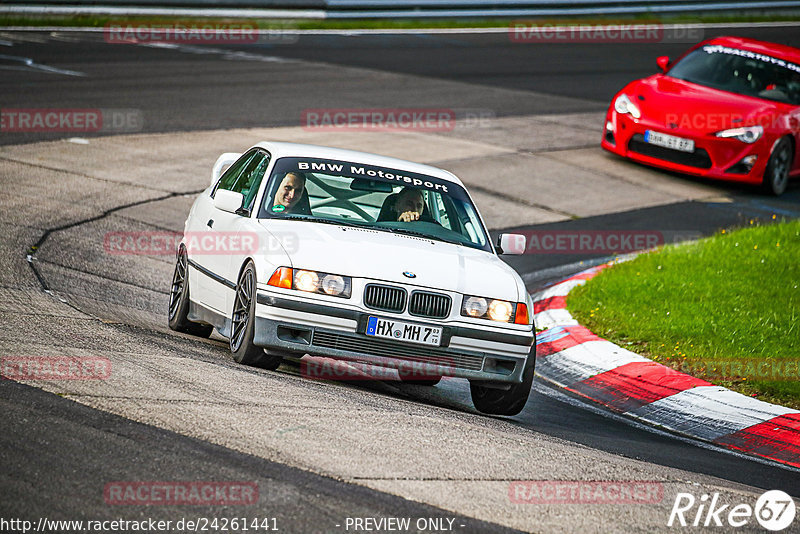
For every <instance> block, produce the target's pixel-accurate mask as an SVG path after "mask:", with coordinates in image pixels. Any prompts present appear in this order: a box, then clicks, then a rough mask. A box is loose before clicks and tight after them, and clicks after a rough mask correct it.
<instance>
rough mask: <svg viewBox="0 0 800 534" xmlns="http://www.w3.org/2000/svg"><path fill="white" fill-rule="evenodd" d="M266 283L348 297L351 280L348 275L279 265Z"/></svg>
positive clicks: (308, 291) (351, 284)
mask: <svg viewBox="0 0 800 534" xmlns="http://www.w3.org/2000/svg"><path fill="white" fill-rule="evenodd" d="M267 285H270V286H274V287H283V288H285V289H296V290H297V291H305V292H307V293H321V294H323V295H330V296H332V297H342V298H345V299H349V298H350V294H351V290H352V287H353V282H352V279H351V278H350V277H349V276H341V275H338V274H331V273H321V272H318V271H309V270H306V269H291V268H290V267H279V268H277V269H275V272H274V273H272V276H271V277H270V278H269V282H267Z"/></svg>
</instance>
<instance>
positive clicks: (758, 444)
mask: <svg viewBox="0 0 800 534" xmlns="http://www.w3.org/2000/svg"><path fill="white" fill-rule="evenodd" d="M799 433H800V413H790V414H786V415H781V416H778V417H775V418H774V419H770V420H769V421H764V422H763V423H761V424H758V425H755V426H751V427H750V428H746V429H744V430H740V431H739V432H734V433H733V434H728V435H727V436H723V437H721V438H718V439H716V440H714V442H715V443H717V444H718V445H723V446H725V447H730V448H732V449H737V450H740V451H743V452H748V453H750V454H757V455H759V456H768V457H771V458H773V459H775V460H777V461H779V462H783V463H785V464H788V465H792V466H794V467H800V443H798V440H797V434H799Z"/></svg>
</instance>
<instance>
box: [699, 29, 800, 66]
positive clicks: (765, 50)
mask: <svg viewBox="0 0 800 534" xmlns="http://www.w3.org/2000/svg"><path fill="white" fill-rule="evenodd" d="M703 44H715V45H716V44H718V45H723V46H730V47H732V48H740V49H742V50H749V51H750V52H757V53H759V54H764V55H766V56H773V57H777V58H780V59H783V60H786V61H790V62H792V63H796V64H800V49H799V48H794V47H792V46H787V45H782V44H777V43H768V42H766V41H758V40H756V39H748V38H747V37H730V36H724V37H715V38H714V39H709V40H708V41H706V42H705V43H703Z"/></svg>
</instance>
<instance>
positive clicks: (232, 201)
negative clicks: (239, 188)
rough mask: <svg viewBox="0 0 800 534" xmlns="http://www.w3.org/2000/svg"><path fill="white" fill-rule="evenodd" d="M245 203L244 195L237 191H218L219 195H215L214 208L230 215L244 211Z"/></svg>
mask: <svg viewBox="0 0 800 534" xmlns="http://www.w3.org/2000/svg"><path fill="white" fill-rule="evenodd" d="M243 202H244V195H243V194H241V193H237V192H236V191H228V190H227V189H217V193H216V194H215V195H214V207H215V208H217V209H219V210H222V211H227V212H229V213H236V212H237V211H239V210H240V209H242V203H243Z"/></svg>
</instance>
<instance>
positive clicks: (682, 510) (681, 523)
mask: <svg viewBox="0 0 800 534" xmlns="http://www.w3.org/2000/svg"><path fill="white" fill-rule="evenodd" d="M795 513H796V507H795V504H794V501H793V500H792V498H791V497H790V496H789V495H788V494H786V493H784V492H782V491H780V490H770V491H767V492H766V493H764V494H762V495H761V496H760V497H759V498H758V500H757V501H756V504H755V506H750V505H749V504H747V503H739V504H736V505H731V504H722V503H720V502H719V493H714V494H713V495H707V494H703V495H701V496H700V498H699V499H697V498H695V496H694V495H692V494H691V493H678V495H676V496H675V503H674V504H673V505H672V512H670V514H669V520H668V521H667V526H668V527H673V526H675V527H743V526H745V525H751V526H752V521H753V519H754V518H755V520H756V521H757V522H758V524H759V525H761V527H762V528H764V529H766V530H771V531H773V532H777V531H780V530H784V529H785V528H786V527H788V526H789V525H791V524H792V522H793V521H794V516H795Z"/></svg>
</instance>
